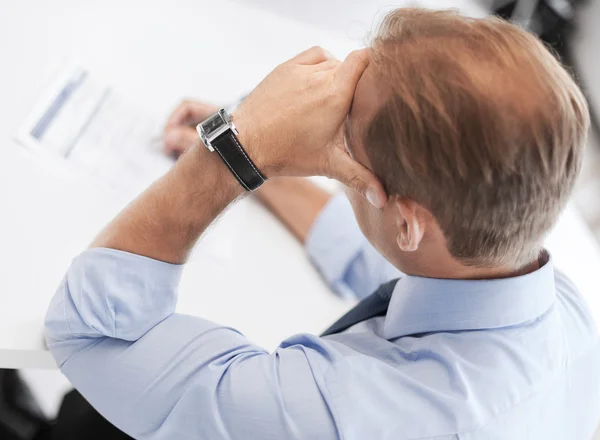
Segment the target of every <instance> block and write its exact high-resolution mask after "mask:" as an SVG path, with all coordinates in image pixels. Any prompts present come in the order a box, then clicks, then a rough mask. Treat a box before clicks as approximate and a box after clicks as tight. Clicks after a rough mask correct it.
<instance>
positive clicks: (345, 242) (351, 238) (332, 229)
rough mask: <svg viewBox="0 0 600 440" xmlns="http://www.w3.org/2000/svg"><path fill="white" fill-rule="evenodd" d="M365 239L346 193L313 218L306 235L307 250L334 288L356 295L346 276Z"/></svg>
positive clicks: (338, 292) (338, 291) (349, 296)
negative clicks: (346, 280)
mask: <svg viewBox="0 0 600 440" xmlns="http://www.w3.org/2000/svg"><path fill="white" fill-rule="evenodd" d="M365 242H366V238H365V237H364V236H363V235H362V232H361V231H360V228H359V226H358V223H357V222H356V219H355V217H354V212H353V210H352V206H351V205H350V202H349V201H348V199H347V198H346V196H345V195H344V194H338V195H335V196H334V197H332V198H331V200H330V201H329V202H328V203H327V205H325V207H324V208H323V210H322V211H321V212H320V213H319V215H318V216H317V218H316V219H315V221H314V222H313V224H312V227H311V229H310V231H309V233H308V237H307V239H306V251H307V253H308V256H309V258H310V259H311V261H312V262H313V264H314V265H315V267H316V268H317V270H318V271H319V272H320V273H321V275H322V276H323V278H324V279H325V281H326V282H327V283H328V284H329V286H330V287H331V288H332V289H333V290H334V292H336V293H337V294H338V295H340V296H343V297H345V298H354V299H356V293H355V292H354V291H353V290H352V289H351V288H350V287H349V286H348V285H347V283H346V282H345V280H344V278H345V275H346V272H347V270H348V268H349V267H350V265H351V263H352V261H353V260H354V259H355V258H356V256H357V254H358V253H359V252H360V251H361V249H362V248H363V246H364V245H365Z"/></svg>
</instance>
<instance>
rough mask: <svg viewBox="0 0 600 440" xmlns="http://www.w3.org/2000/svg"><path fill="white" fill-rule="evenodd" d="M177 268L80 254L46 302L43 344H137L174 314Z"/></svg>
mask: <svg viewBox="0 0 600 440" xmlns="http://www.w3.org/2000/svg"><path fill="white" fill-rule="evenodd" d="M182 268H183V266H182V265H176V264H169V263H164V262H162V261H158V260H153V259H151V258H147V257H142V256H140V255H135V254H131V253H128V252H122V251H117V250H114V249H105V248H94V249H89V250H87V251H85V252H83V253H82V254H81V255H80V256H78V257H77V258H76V259H75V260H74V261H73V263H72V265H71V267H70V268H69V270H68V272H67V275H66V276H65V278H64V280H63V282H62V284H61V286H60V287H59V289H58V291H57V292H56V295H55V296H54V298H53V299H52V303H51V305H50V308H49V310H48V314H47V316H46V332H47V336H48V339H49V340H55V341H56V340H65V339H71V338H74V337H80V336H87V337H103V336H108V337H112V338H117V339H124V340H128V341H134V340H137V339H139V338H140V337H141V336H143V335H144V334H145V333H146V332H148V331H149V330H150V329H151V328H153V327H154V326H155V325H156V324H158V323H159V322H161V321H162V320H163V319H165V318H166V317H168V316H170V315H171V314H173V313H174V311H175V305H176V302H177V287H178V285H179V279H180V277H181V271H182Z"/></svg>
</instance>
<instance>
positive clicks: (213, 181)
mask: <svg viewBox="0 0 600 440" xmlns="http://www.w3.org/2000/svg"><path fill="white" fill-rule="evenodd" d="M179 162H181V168H182V170H181V172H180V177H181V179H182V180H183V182H182V186H183V187H184V188H188V189H189V190H190V191H194V188H197V187H198V186H203V187H204V186H205V184H206V183H207V182H210V185H211V187H212V189H213V191H214V194H215V195H217V194H220V195H221V197H222V198H223V199H225V200H228V201H233V200H235V199H236V198H237V197H239V196H240V195H242V194H244V193H245V190H244V188H243V187H242V186H241V185H240V183H239V182H238V181H237V180H236V178H235V177H234V176H233V174H232V173H231V171H230V170H229V169H228V168H227V166H226V165H225V163H223V160H222V159H221V157H220V156H219V155H218V154H217V153H216V152H211V151H209V150H208V149H207V148H206V147H205V146H204V145H203V144H202V143H201V142H199V143H198V144H196V145H194V146H193V147H191V148H190V149H189V150H188V151H187V152H186V153H185V154H184V155H183V157H182V158H181V159H180V160H179ZM178 165H179V164H178ZM200 202H201V201H200Z"/></svg>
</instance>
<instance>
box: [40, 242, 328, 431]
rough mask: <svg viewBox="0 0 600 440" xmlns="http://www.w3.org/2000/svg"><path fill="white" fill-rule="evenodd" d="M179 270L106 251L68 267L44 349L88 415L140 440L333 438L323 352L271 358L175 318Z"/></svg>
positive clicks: (317, 348) (303, 339)
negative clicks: (89, 409) (91, 408)
mask: <svg viewBox="0 0 600 440" xmlns="http://www.w3.org/2000/svg"><path fill="white" fill-rule="evenodd" d="M181 269H182V267H181V266H178V265H171V264H167V263H163V262H159V261H156V260H152V259H149V258H145V257H141V256H138V255H133V254H128V253H125V252H120V251H116V250H110V249H92V250H88V251H86V252H84V253H83V254H82V255H80V256H79V257H78V258H77V259H75V261H74V262H73V264H72V266H71V268H70V269H69V271H68V272H67V274H66V276H65V278H64V280H63V282H62V283H61V286H60V287H59V289H58V291H57V292H56V294H55V296H54V297H53V299H52V301H51V304H50V307H49V310H48V313H47V316H46V321H45V324H46V339H47V344H48V347H49V349H50V351H51V352H52V354H53V356H54V357H55V359H56V361H57V363H58V365H59V366H60V368H61V370H62V372H63V373H64V374H65V375H66V377H67V378H68V379H69V380H70V381H71V383H72V384H73V385H74V386H75V387H76V388H77V389H78V390H79V391H80V392H81V393H82V395H83V396H84V397H85V398H86V399H87V400H88V401H89V402H90V403H91V404H92V406H94V407H95V408H96V409H97V410H98V411H99V412H100V413H101V414H102V415H103V416H104V417H106V418H107V419H108V420H109V421H110V422H111V423H113V424H114V425H115V426H117V427H118V428H120V429H121V430H123V431H124V432H126V433H127V434H129V435H131V436H132V437H135V438H139V439H149V440H162V439H165V440H166V439H175V438H176V439H184V440H185V439H190V440H191V439H195V440H201V439H238V438H264V439H281V438H317V437H318V438H337V435H336V428H335V423H334V420H333V418H332V416H331V412H330V410H329V408H328V403H327V399H326V393H325V390H323V389H322V388H323V387H324V385H323V382H322V378H321V377H320V376H319V375H318V371H321V369H322V368H324V367H326V363H327V356H328V354H327V348H326V347H325V346H324V344H325V342H324V341H322V340H321V339H319V338H317V337H315V336H311V335H298V336H296V337H295V338H294V339H293V342H288V343H284V344H282V346H280V347H279V348H278V349H277V350H276V351H275V352H274V353H272V354H269V353H268V352H266V351H265V350H263V349H262V348H260V347H258V346H256V345H253V344H252V343H250V342H249V341H248V340H247V339H246V338H245V337H244V336H243V335H242V334H240V333H239V332H238V331H236V330H234V329H232V328H228V327H223V326H220V325H217V324H215V323H213V322H211V321H208V320H205V319H202V318H198V317H192V316H186V315H180V314H175V313H174V310H175V303H176V292H177V286H178V282H179V278H180V274H181ZM288 341H290V340H288ZM319 384H321V385H319Z"/></svg>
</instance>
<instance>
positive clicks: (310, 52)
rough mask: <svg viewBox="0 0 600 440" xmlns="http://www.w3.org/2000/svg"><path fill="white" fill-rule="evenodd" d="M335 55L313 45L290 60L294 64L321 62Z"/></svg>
mask: <svg viewBox="0 0 600 440" xmlns="http://www.w3.org/2000/svg"><path fill="white" fill-rule="evenodd" d="M331 59H334V57H333V56H332V55H331V54H330V53H329V52H327V51H326V50H325V49H323V48H322V47H319V46H313V47H311V48H310V49H307V50H305V51H304V52H300V53H299V54H298V55H296V56H295V57H294V58H292V59H291V60H290V61H291V62H293V63H294V64H319V63H322V62H324V61H327V60H331Z"/></svg>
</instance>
